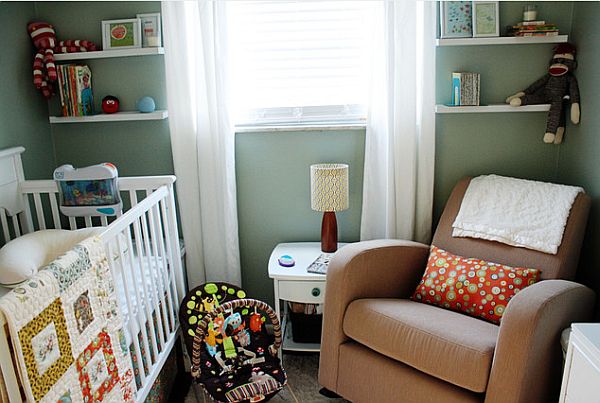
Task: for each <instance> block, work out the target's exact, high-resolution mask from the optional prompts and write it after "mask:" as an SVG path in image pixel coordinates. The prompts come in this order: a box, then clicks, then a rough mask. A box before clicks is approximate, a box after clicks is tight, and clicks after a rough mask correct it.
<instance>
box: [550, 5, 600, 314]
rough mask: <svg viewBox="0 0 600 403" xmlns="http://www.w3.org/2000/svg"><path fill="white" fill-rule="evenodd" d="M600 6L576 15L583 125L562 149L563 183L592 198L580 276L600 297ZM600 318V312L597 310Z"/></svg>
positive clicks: (580, 7) (571, 133)
mask: <svg viewBox="0 0 600 403" xmlns="http://www.w3.org/2000/svg"><path fill="white" fill-rule="evenodd" d="M598 20H600V3H598V2H585V3H576V4H575V7H574V13H573V35H572V42H573V43H574V44H575V45H576V46H577V60H578V68H577V70H576V76H577V81H578V82H579V89H580V92H581V123H580V124H579V125H577V126H575V125H572V124H568V126H567V130H568V132H567V134H566V136H567V137H566V138H565V142H564V144H563V146H562V147H561V150H560V152H561V153H560V164H559V177H560V178H561V181H564V182H568V183H575V184H578V185H581V186H583V187H584V188H585V190H586V191H587V193H588V194H589V195H590V196H591V197H592V211H591V214H590V220H589V222H588V226H587V234H586V238H585V243H584V247H583V254H582V261H581V264H580V271H579V276H580V279H581V280H582V281H583V282H585V283H586V284H588V285H590V286H591V287H593V288H594V289H595V290H596V293H597V295H598V296H600V270H599V269H598V264H597V262H598V261H600V164H599V163H598V156H599V155H600V114H599V113H598V111H600V96H599V94H598V91H599V90H600V74H598V66H600V32H598V29H597V22H598ZM597 316H598V318H600V309H599V310H597Z"/></svg>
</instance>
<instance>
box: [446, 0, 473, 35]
mask: <svg viewBox="0 0 600 403" xmlns="http://www.w3.org/2000/svg"><path fill="white" fill-rule="evenodd" d="M472 10H473V5H472V2H471V1H441V2H440V37H441V38H470V37H472V36H473V25H472V24H473V14H472Z"/></svg>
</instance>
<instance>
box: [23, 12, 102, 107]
mask: <svg viewBox="0 0 600 403" xmlns="http://www.w3.org/2000/svg"><path fill="white" fill-rule="evenodd" d="M27 32H29V35H30V36H31V40H32V41H33V45H34V46H35V48H36V49H37V53H36V55H35V57H34V59H33V84H34V85H35V87H36V88H37V89H38V90H40V91H41V92H42V95H43V96H44V98H47V99H48V98H50V97H52V94H54V91H53V87H52V82H54V81H56V79H57V73H56V65H55V64H54V54H55V53H75V52H91V51H95V50H96V45H95V44H94V43H92V42H89V41H82V40H66V41H57V40H56V32H55V31H54V27H53V26H52V25H51V24H49V23H47V22H31V23H29V24H28V25H27Z"/></svg>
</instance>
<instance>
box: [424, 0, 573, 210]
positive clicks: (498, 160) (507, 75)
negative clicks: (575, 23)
mask: <svg viewBox="0 0 600 403" xmlns="http://www.w3.org/2000/svg"><path fill="white" fill-rule="evenodd" d="M524 4H530V3H526V2H502V3H501V5H500V30H501V33H504V30H505V28H504V27H506V26H508V25H513V24H516V23H517V22H518V21H520V20H521V19H522V10H523V5H524ZM536 5H537V8H538V18H540V19H544V20H546V21H548V22H553V23H556V24H557V25H558V26H559V28H560V31H561V32H560V33H561V34H569V33H570V31H571V16H572V13H573V3H572V2H536ZM553 46H554V45H552V44H548V45H517V46H515V45H493V46H443V47H438V48H437V53H436V59H437V62H436V99H437V103H440V104H449V103H450V99H451V80H450V77H451V73H452V72H453V71H473V72H478V73H480V74H481V104H483V105H485V104H491V103H503V102H504V100H505V98H506V97H507V96H509V95H512V94H514V93H515V92H517V91H520V90H522V89H524V88H525V87H527V86H528V85H529V84H531V83H532V82H534V81H535V80H537V79H538V78H540V77H541V76H543V75H544V74H545V72H546V68H547V65H548V61H549V60H550V58H551V57H552V48H553ZM545 122H546V113H545V112H535V113H485V114H484V113H477V114H460V115H459V114H438V115H437V116H436V158H435V164H436V165H435V183H434V189H435V199H434V221H437V219H438V218H439V216H440V214H441V212H442V210H443V207H444V205H445V203H446V200H447V198H448V196H449V195H450V192H451V190H452V187H453V186H454V184H456V182H457V181H458V180H459V179H460V178H462V177H464V176H468V175H470V176H476V175H482V174H491V173H495V174H499V175H508V176H515V177H521V178H527V179H536V180H545V181H556V180H557V179H558V176H557V175H558V161H559V153H560V147H558V146H554V145H547V144H544V143H543V142H542V137H543V135H544V132H545V128H546V124H545ZM567 135H568V134H567Z"/></svg>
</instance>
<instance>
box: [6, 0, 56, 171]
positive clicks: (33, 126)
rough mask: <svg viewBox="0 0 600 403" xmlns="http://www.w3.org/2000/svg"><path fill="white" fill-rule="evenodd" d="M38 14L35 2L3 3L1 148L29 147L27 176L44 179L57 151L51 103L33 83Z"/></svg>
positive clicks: (24, 161) (52, 166)
mask: <svg viewBox="0 0 600 403" xmlns="http://www.w3.org/2000/svg"><path fill="white" fill-rule="evenodd" d="M34 16H35V7H34V3H20V2H19V3H7V2H1V3H0V38H3V40H2V45H0V49H1V51H0V53H1V54H2V56H0V149H3V148H8V147H14V146H19V145H22V146H25V148H26V150H27V151H26V152H25V153H24V154H22V157H23V165H24V170H25V175H27V177H28V178H31V179H41V178H48V177H49V176H50V175H52V171H53V170H54V155H53V154H54V153H53V146H52V140H51V137H50V125H49V123H48V106H47V103H46V101H45V100H44V98H43V97H42V95H41V94H40V93H39V92H38V91H37V90H36V89H35V87H34V86H33V75H32V69H31V65H32V61H33V58H32V52H33V45H31V41H30V39H29V35H28V34H27V23H28V22H29V21H30V20H31V19H33V18H34Z"/></svg>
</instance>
